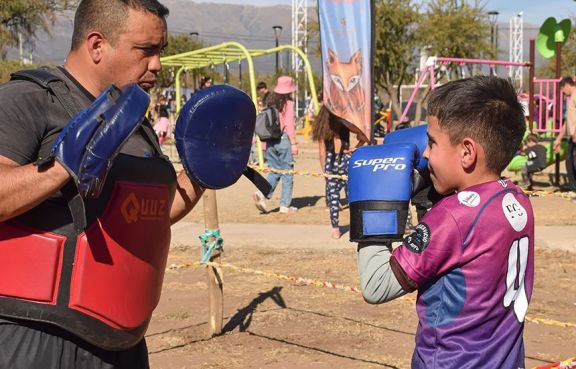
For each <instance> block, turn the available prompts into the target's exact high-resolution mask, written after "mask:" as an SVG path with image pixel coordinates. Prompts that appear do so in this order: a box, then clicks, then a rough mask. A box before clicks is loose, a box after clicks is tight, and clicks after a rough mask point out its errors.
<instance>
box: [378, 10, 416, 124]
mask: <svg viewBox="0 0 576 369" xmlns="http://www.w3.org/2000/svg"><path fill="white" fill-rule="evenodd" d="M375 5H376V6H375V8H376V14H375V15H374V17H375V18H374V19H375V20H376V27H375V33H376V34H375V37H376V45H375V46H376V47H375V50H374V76H373V78H374V81H375V84H376V85H377V86H378V87H380V88H382V89H383V90H384V92H385V93H386V95H388V97H389V99H390V103H391V105H392V109H393V111H394V112H395V114H396V116H400V115H401V109H402V107H401V105H400V100H401V99H400V88H398V86H401V85H403V84H404V83H405V82H406V81H408V78H409V77H410V76H411V75H412V70H413V69H414V61H415V54H414V53H415V50H416V49H417V47H418V38H417V34H416V33H417V30H418V17H419V14H418V6H417V5H416V4H414V3H413V2H412V0H377V1H376V4H375Z"/></svg>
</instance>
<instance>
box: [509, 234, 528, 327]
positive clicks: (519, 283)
mask: <svg viewBox="0 0 576 369" xmlns="http://www.w3.org/2000/svg"><path fill="white" fill-rule="evenodd" d="M528 245H529V240H528V237H522V238H521V239H519V240H515V241H514V242H513V243H512V246H510V252H509V253H508V273H507V274H506V294H505V295H504V306H505V307H509V306H510V305H511V304H512V303H514V314H515V315H516V319H518V321H519V322H520V323H522V322H523V321H524V317H525V316H526V311H527V310H528V296H527V295H526V288H525V287H524V277H525V276H526V265H527V264H528Z"/></svg>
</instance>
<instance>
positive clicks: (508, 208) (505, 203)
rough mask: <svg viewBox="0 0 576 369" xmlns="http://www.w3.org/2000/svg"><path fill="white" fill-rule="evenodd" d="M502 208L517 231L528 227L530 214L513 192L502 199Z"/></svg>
mask: <svg viewBox="0 0 576 369" xmlns="http://www.w3.org/2000/svg"><path fill="white" fill-rule="evenodd" d="M502 210H503V211H504V215H505V216H506V219H508V222H509V223H510V225H511V226H512V228H514V230H515V231H516V232H520V231H521V230H523V229H524V227H526V223H528V214H527V213H526V209H524V207H523V206H522V205H520V203H519V202H518V200H516V198H515V197H514V195H513V194H511V193H507V194H506V195H505V196H504V198H503V199H502Z"/></svg>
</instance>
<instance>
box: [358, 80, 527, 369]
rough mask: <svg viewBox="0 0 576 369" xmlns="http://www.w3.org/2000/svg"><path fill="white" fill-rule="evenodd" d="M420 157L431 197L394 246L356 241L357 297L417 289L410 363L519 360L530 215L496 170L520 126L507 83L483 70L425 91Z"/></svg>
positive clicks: (494, 364) (500, 364) (519, 364)
mask: <svg viewBox="0 0 576 369" xmlns="http://www.w3.org/2000/svg"><path fill="white" fill-rule="evenodd" d="M428 113H429V117H428V123H429V125H428V139H429V142H428V146H427V148H426V150H425V152H424V157H425V158H426V159H428V161H429V169H430V174H431V179H432V182H433V184H434V188H435V189H436V191H437V192H438V193H439V194H442V195H445V197H444V198H443V199H442V200H440V201H439V202H438V203H436V204H435V205H434V206H433V207H432V209H431V210H430V211H429V212H428V213H427V214H426V215H425V216H424V218H423V219H422V221H421V222H420V223H419V224H418V225H417V226H416V231H415V232H414V233H412V234H411V235H409V236H407V237H406V238H404V241H403V243H402V245H401V246H399V247H398V248H396V249H395V250H394V251H391V247H390V245H389V244H386V243H385V242H382V243H380V244H363V243H360V244H359V245H358V248H359V250H358V268H359V272H360V279H361V285H362V291H363V295H364V298H365V299H366V301H367V302H369V303H373V304H378V303H384V302H387V301H390V300H392V299H395V298H397V297H400V296H402V295H404V294H406V293H409V292H412V291H414V290H418V299H417V306H416V310H417V313H418V318H419V324H418V330H417V333H416V349H415V352H414V354H413V357H412V368H428V369H434V368H442V369H446V368H463V367H466V368H510V369H511V368H514V369H517V368H524V343H523V338H522V337H523V330H524V317H525V315H526V311H527V309H528V302H529V301H530V296H531V294H532V286H533V282H534V216H533V211H532V207H531V205H530V202H529V200H528V198H527V196H526V195H524V193H523V192H522V190H521V189H519V188H518V187H517V186H515V185H514V184H513V183H512V182H511V181H510V180H508V179H504V178H501V177H500V173H501V172H502V170H503V169H504V168H505V167H506V165H507V164H508V162H509V161H510V159H512V156H513V155H514V152H515V150H516V148H517V147H519V145H520V143H521V141H522V136H523V133H524V129H525V125H524V115H523V111H522V106H521V105H520V103H519V102H518V99H517V97H516V93H515V91H514V88H513V87H512V85H511V84H510V83H508V82H507V81H506V80H504V79H500V78H498V77H493V76H481V77H474V78H468V79H463V80H459V81H454V82H450V83H447V84H445V85H443V86H440V87H438V88H436V89H435V90H433V91H432V92H431V93H430V97H429V101H428Z"/></svg>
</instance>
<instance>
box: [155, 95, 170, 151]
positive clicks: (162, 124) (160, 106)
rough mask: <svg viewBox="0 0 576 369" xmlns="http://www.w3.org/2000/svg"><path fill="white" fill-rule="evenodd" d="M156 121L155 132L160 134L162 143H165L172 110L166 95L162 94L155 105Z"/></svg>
mask: <svg viewBox="0 0 576 369" xmlns="http://www.w3.org/2000/svg"><path fill="white" fill-rule="evenodd" d="M154 113H155V119H154V120H155V122H156V124H154V132H156V135H157V136H158V141H159V142H160V145H162V144H164V140H165V139H166V135H167V134H168V129H169V128H170V111H169V105H168V102H167V99H166V96H164V95H162V96H160V97H159V98H158V103H157V104H156V106H155V107H154Z"/></svg>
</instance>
